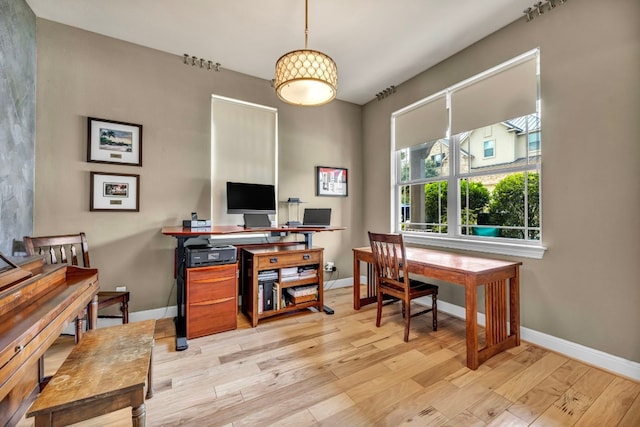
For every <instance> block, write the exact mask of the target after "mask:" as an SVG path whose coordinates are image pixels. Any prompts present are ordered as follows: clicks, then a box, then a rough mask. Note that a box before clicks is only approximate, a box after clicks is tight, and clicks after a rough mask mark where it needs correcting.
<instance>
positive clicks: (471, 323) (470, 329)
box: [465, 278, 479, 370]
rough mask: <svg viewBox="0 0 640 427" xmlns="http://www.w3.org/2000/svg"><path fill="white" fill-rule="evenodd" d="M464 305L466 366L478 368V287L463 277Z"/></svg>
mask: <svg viewBox="0 0 640 427" xmlns="http://www.w3.org/2000/svg"><path fill="white" fill-rule="evenodd" d="M465 306H466V323H467V327H466V330H467V368H469V369H473V370H476V369H478V365H479V361H478V315H477V307H478V288H477V287H476V285H475V283H472V282H471V280H469V278H466V279H465Z"/></svg>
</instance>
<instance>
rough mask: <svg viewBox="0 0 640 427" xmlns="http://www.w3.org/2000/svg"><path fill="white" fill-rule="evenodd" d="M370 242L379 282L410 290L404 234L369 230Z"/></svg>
mask: <svg viewBox="0 0 640 427" xmlns="http://www.w3.org/2000/svg"><path fill="white" fill-rule="evenodd" d="M369 242H370V244H371V252H372V253H373V261H374V268H375V271H376V275H377V278H378V281H379V283H388V284H391V285H394V286H396V287H399V288H404V289H405V290H406V291H407V292H408V289H409V287H408V285H407V283H408V280H406V279H408V275H407V271H406V266H407V262H406V253H405V248H404V242H403V240H402V235H401V234H384V233H371V232H369Z"/></svg>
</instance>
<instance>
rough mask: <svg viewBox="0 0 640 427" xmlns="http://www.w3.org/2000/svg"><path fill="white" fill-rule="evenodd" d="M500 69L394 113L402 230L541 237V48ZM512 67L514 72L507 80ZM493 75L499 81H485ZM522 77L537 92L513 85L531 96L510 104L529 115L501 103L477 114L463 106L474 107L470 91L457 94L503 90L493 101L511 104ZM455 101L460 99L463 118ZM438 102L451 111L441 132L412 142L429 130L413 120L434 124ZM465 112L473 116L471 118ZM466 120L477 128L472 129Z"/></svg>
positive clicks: (481, 105) (520, 238) (477, 236)
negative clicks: (511, 114) (491, 110)
mask: <svg viewBox="0 0 640 427" xmlns="http://www.w3.org/2000/svg"><path fill="white" fill-rule="evenodd" d="M501 67H502V68H501ZM501 67H496V69H494V70H492V72H491V73H488V74H487V75H485V76H481V77H477V78H473V79H470V80H469V81H467V82H465V84H464V85H462V86H461V88H460V87H453V88H449V89H447V90H446V91H444V92H443V94H438V95H436V97H443V99H444V100H445V101H446V102H442V103H440V104H436V103H433V102H431V103H430V102H425V104H424V105H425V106H428V108H427V109H425V110H423V111H422V110H420V108H421V105H418V106H417V107H414V108H412V109H410V110H408V111H407V112H406V113H405V114H408V115H407V116H406V117H401V116H402V114H398V115H396V116H395V117H394V118H395V119H396V121H395V122H394V124H395V128H396V132H395V136H396V138H395V141H394V142H395V147H396V151H395V153H396V174H395V175H396V176H395V177H394V178H393V179H394V184H395V189H396V200H397V202H396V203H397V210H396V211H397V212H398V214H397V230H398V231H403V232H404V233H405V234H414V235H423V236H432V237H438V236H446V237H450V238H460V239H474V240H489V239H490V240H491V241H496V240H500V241H505V242H508V241H514V240H517V241H521V242H522V241H528V242H530V243H537V244H539V243H540V239H541V221H540V212H541V209H540V199H541V197H540V166H541V138H540V132H541V123H540V114H539V107H538V106H539V102H538V96H537V94H538V88H537V85H538V83H537V82H538V78H537V76H538V71H537V70H538V67H537V52H535V53H533V54H530V56H524V57H522V58H520V59H518V60H517V61H514V63H509V64H507V65H504V66H501ZM504 70H506V71H507V72H506V73H505V72H504ZM510 70H513V73H514V75H513V76H511V77H509V78H507V79H505V75H506V74H508V73H509V72H510ZM517 73H520V74H522V73H528V74H529V75H528V76H527V77H528V80H525V81H522V80H521V79H520V78H519V77H521V76H516V74H517ZM507 77H508V76H507ZM516 77H517V78H516ZM491 79H496V81H493V82H489V83H488V82H487V80H491ZM501 79H502V80H501ZM518 81H520V82H522V84H524V85H527V84H528V85H529V86H531V85H532V84H534V85H535V88H534V90H531V88H528V89H525V90H524V91H522V90H520V89H521V88H517V87H516V88H515V89H514V90H513V96H516V97H518V98H530V99H524V102H523V103H522V107H519V108H516V109H515V110H513V112H515V113H522V112H525V113H526V114H522V115H518V116H514V117H508V116H506V117H502V114H508V113H509V112H511V111H512V110H510V109H509V108H502V106H498V107H497V108H495V113H492V114H488V115H487V114H485V115H484V116H485V117H486V118H480V119H477V118H476V117H475V116H474V115H472V114H469V113H468V112H466V111H465V109H472V108H473V105H472V104H473V100H471V101H470V99H471V97H469V96H468V95H466V94H464V93H463V95H464V96H466V97H467V98H466V99H465V98H464V97H463V95H459V96H458V98H456V95H457V93H456V92H457V91H458V90H461V91H464V90H468V91H469V93H471V90H469V88H472V89H473V90H474V91H476V92H481V91H482V90H493V91H496V90H499V91H500V92H502V93H503V95H502V96H491V99H494V100H495V99H498V101H497V102H500V101H499V100H500V99H502V100H503V102H509V99H510V98H509V97H510V94H509V92H510V91H512V86H511V85H514V84H515V85H518ZM474 85H477V86H474ZM478 87H479V89H480V90H477V89H478ZM477 95H478V94H477V93H473V96H476V102H478V106H477V108H485V105H486V104H485V103H482V102H481V99H482V97H478V96H477ZM485 95H492V94H491V93H487V94H485ZM457 99H460V100H461V101H460V102H459V104H460V109H459V111H460V114H461V118H460V119H458V117H457V112H458V109H457V106H458V104H457V103H456V101H457ZM463 102H465V103H466V104H463ZM436 105H438V106H441V107H442V108H446V110H447V114H445V115H444V117H447V116H448V120H447V123H444V124H445V132H444V134H443V135H441V137H438V138H436V139H433V140H430V141H424V142H420V143H417V144H415V142H416V141H420V135H421V134H422V133H423V132H424V131H425V128H424V126H422V127H421V126H420V125H418V126H415V124H416V123H418V122H420V121H419V120H417V119H416V118H417V117H419V116H420V115H422V116H423V118H424V119H425V121H424V122H426V123H430V122H433V120H432V119H433V115H432V114H430V110H436V108H434V106H436ZM509 105H511V104H509ZM445 106H446V107H445ZM505 112H506V113H505ZM394 114H395V113H394ZM466 114H468V117H471V119H469V120H467V118H466V117H465V115H466ZM481 115H482V114H481ZM496 119H497V120H496ZM487 120H491V121H489V122H486V121H487ZM494 120H495V121H494ZM424 122H423V123H424ZM467 123H468V124H471V125H473V127H471V128H469V127H468V126H467ZM399 125H400V126H407V127H408V126H410V125H413V126H412V129H411V130H408V129H398V126H399ZM453 132H456V133H453ZM424 133H425V134H426V133H428V132H424ZM435 135H438V134H437V132H436V133H435ZM447 135H451V136H449V137H447ZM432 136H433V134H432ZM407 141H409V142H407Z"/></svg>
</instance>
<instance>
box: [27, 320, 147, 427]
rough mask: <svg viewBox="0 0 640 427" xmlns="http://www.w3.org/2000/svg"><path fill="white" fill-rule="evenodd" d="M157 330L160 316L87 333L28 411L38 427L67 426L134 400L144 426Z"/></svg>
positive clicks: (134, 414)
mask: <svg viewBox="0 0 640 427" xmlns="http://www.w3.org/2000/svg"><path fill="white" fill-rule="evenodd" d="M154 330H155V320H145V321H142V322H133V323H128V324H123V325H117V326H110V327H107V328H100V329H92V330H90V331H88V332H87V333H85V334H84V336H83V338H82V340H80V342H79V343H78V344H77V345H76V346H75V347H74V349H73V350H72V351H71V354H69V357H67V359H66V360H65V361H64V362H63V363H62V366H61V367H60V368H59V369H58V371H57V372H56V373H55V374H54V375H53V377H51V380H50V381H49V383H48V384H47V386H46V387H45V388H44V390H43V391H42V393H40V395H39V396H38V397H37V398H36V400H35V402H33V405H31V408H29V411H28V412H27V417H35V427H41V426H66V425H69V424H74V423H78V422H80V421H84V420H88V419H90V418H94V417H98V416H101V415H104V414H108V413H110V412H114V411H117V410H120V409H122V408H127V407H129V406H130V407H131V418H132V421H133V425H134V426H141V427H144V425H145V419H146V410H145V404H144V401H145V398H147V399H149V398H151V397H152V396H153V388H152V375H151V366H152V350H153V343H154V341H153V334H154ZM145 388H146V393H145Z"/></svg>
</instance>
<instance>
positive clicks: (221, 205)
mask: <svg viewBox="0 0 640 427" xmlns="http://www.w3.org/2000/svg"><path fill="white" fill-rule="evenodd" d="M277 123H278V111H277V110H276V109H275V108H271V107H265V106H262V105H257V104H251V103H247V102H243V101H237V100H234V99H228V98H224V97H219V96H213V98H212V102H211V134H212V136H211V169H212V170H211V192H212V195H211V196H212V197H211V198H212V215H213V219H214V222H215V223H216V224H218V225H236V224H241V223H242V220H241V219H240V217H239V216H237V215H229V214H227V187H226V184H227V181H232V182H246V183H250V184H274V185H275V184H276V179H277V163H276V162H277Z"/></svg>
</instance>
